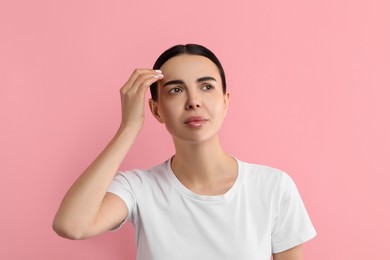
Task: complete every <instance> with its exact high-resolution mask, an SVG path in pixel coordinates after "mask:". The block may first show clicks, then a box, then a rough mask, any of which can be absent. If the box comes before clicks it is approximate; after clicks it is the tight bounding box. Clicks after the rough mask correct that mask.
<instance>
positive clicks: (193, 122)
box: [150, 54, 229, 142]
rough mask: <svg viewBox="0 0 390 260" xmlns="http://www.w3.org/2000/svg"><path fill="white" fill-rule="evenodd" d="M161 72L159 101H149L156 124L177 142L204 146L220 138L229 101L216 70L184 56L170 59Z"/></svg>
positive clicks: (205, 60) (199, 58)
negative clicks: (203, 143) (164, 126)
mask: <svg viewBox="0 0 390 260" xmlns="http://www.w3.org/2000/svg"><path fill="white" fill-rule="evenodd" d="M161 70H162V72H163V74H164V78H163V79H162V80H160V81H159V82H158V101H156V102H155V101H150V105H151V110H152V113H153V114H154V116H155V117H156V118H157V120H158V121H160V122H161V123H164V124H165V125H166V128H167V129H168V131H169V132H170V133H171V135H172V136H173V138H174V140H183V141H187V142H202V141H207V140H210V139H212V138H215V137H217V134H218V132H219V129H220V128H221V125H222V123H223V119H224V117H225V115H226V112H227V108H228V101H229V93H227V94H224V93H223V90H222V81H221V76H220V74H219V70H218V68H217V66H216V65H215V64H214V63H213V62H212V61H211V60H209V59H208V58H206V57H203V56H199V55H188V54H183V55H179V56H176V57H173V58H171V59H169V60H168V61H167V62H165V63H164V64H163V66H162V67H161Z"/></svg>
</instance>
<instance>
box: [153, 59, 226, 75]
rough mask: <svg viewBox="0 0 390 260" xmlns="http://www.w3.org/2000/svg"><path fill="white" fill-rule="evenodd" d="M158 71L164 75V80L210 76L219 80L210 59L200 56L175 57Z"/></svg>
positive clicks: (216, 70) (216, 68) (217, 71)
mask: <svg viewBox="0 0 390 260" xmlns="http://www.w3.org/2000/svg"><path fill="white" fill-rule="evenodd" d="M160 69H161V70H162V72H163V74H164V79H168V78H169V79H171V78H182V77H189V76H193V77H203V76H210V75H213V76H215V77H218V78H219V70H218V67H217V66H216V65H215V64H214V63H213V62H212V61H211V60H210V59H208V58H206V57H204V56H200V55H191V54H182V55H179V56H175V57H173V58H170V59H169V60H167V61H166V62H165V63H164V64H163V65H162V66H161V68H160Z"/></svg>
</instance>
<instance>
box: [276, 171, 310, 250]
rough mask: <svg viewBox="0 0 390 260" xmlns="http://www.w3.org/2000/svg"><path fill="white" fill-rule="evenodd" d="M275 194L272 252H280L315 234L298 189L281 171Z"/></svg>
mask: <svg viewBox="0 0 390 260" xmlns="http://www.w3.org/2000/svg"><path fill="white" fill-rule="evenodd" d="M276 191H277V192H276V194H275V197H274V199H275V201H274V203H275V209H276V211H275V216H274V221H273V227H272V253H280V252H283V251H285V250H288V249H290V248H292V247H294V246H297V245H299V244H302V243H304V242H306V241H308V240H310V239H312V238H313V237H315V236H316V234H317V232H316V230H315V228H314V226H313V224H312V223H311V220H310V218H309V215H308V213H307V211H306V209H305V206H304V204H303V201H302V199H301V196H300V195H299V192H298V189H297V187H296V185H295V183H294V181H293V180H292V179H291V177H290V176H289V175H287V174H286V173H284V172H283V173H282V174H281V176H280V180H279V184H278V187H277V190H276Z"/></svg>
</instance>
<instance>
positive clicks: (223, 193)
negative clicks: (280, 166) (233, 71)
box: [53, 44, 316, 260]
mask: <svg viewBox="0 0 390 260" xmlns="http://www.w3.org/2000/svg"><path fill="white" fill-rule="evenodd" d="M150 86H151V88H150V89H151V94H152V99H150V100H149V106H150V109H151V112H152V114H153V115H154V117H155V118H156V119H157V120H158V121H159V122H160V123H163V124H165V126H166V128H167V130H168V131H169V132H170V134H171V135H172V139H173V143H174V145H175V150H176V152H175V155H174V156H173V157H172V158H170V159H169V160H167V161H166V162H164V163H162V164H160V165H157V166H155V167H153V168H151V169H149V170H143V171H141V170H132V171H125V172H120V173H118V174H116V173H117V171H118V168H119V166H120V164H121V162H122V160H123V159H124V158H125V156H126V153H127V152H128V150H129V149H130V148H131V146H132V144H133V143H134V141H135V139H136V137H137V134H138V133H139V131H140V130H141V128H142V125H143V119H144V111H143V110H144V109H143V108H144V100H145V98H144V97H145V93H146V91H147V89H148V88H149V87H150ZM121 102H122V122H121V125H120V127H119V130H118V132H117V133H116V135H115V136H114V138H113V139H112V141H111V142H110V143H109V144H108V146H107V147H106V148H105V149H104V151H103V152H102V153H101V154H100V155H99V156H98V157H97V158H96V160H95V161H94V162H93V163H92V164H91V165H90V166H89V167H88V168H87V169H86V170H85V172H84V173H83V174H82V175H81V176H80V177H79V179H78V180H77V181H76V182H75V183H74V184H73V185H72V187H71V188H70V190H69V191H68V193H67V194H66V195H65V197H64V199H63V202H62V204H61V206H60V208H59V210H58V212H57V215H56V217H55V219H54V222H53V228H54V230H55V231H56V232H57V233H58V234H59V235H61V236H63V237H66V238H70V239H85V238H89V237H92V236H96V235H98V234H101V233H103V232H106V231H108V230H112V229H116V228H118V227H119V226H120V225H121V224H122V223H123V222H124V221H126V220H129V221H131V222H132V223H133V225H134V226H135V228H136V234H137V259H170V260H174V259H186V260H188V259H213V260H215V259H224V260H227V259H245V260H250V259H253V260H255V259H256V260H259V259H270V258H271V256H273V259H276V260H298V259H303V253H302V246H301V245H302V243H303V242H305V241H307V240H309V239H311V238H313V237H314V236H315V235H316V232H315V230H314V228H313V226H312V224H311V222H310V219H309V217H308V215H307V213H306V210H305V208H304V206H303V203H302V200H301V198H300V196H299V193H298V191H297V189H296V187H295V185H294V183H293V181H292V180H291V178H290V177H289V176H288V175H287V174H285V173H283V172H282V171H279V170H277V169H273V168H270V167H266V166H260V165H254V164H249V163H244V162H242V161H240V160H238V159H236V158H234V157H232V156H230V155H229V154H227V153H226V152H225V151H224V150H223V149H222V147H221V145H220V143H219V139H218V132H219V130H220V128H221V125H222V122H223V119H224V117H225V115H226V113H227V109H228V105H229V93H227V92H226V82H225V75H224V71H223V68H222V66H221V64H220V62H219V61H218V59H217V58H216V57H215V55H214V54H213V53H212V52H211V51H209V50H208V49H206V48H205V47H203V46H200V45H195V44H187V45H177V46H174V47H172V48H170V49H168V50H167V51H165V52H164V53H163V54H162V55H161V56H160V57H159V58H158V60H157V61H156V63H155V66H154V67H153V70H152V69H137V70H135V71H134V73H133V74H132V75H131V77H130V78H129V80H128V81H127V83H126V84H125V85H124V86H123V87H122V88H121ZM115 174H116V176H115Z"/></svg>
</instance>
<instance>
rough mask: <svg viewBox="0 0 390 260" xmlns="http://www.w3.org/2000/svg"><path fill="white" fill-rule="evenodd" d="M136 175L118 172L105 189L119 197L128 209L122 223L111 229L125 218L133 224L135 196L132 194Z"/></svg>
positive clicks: (116, 228) (129, 172)
mask: <svg viewBox="0 0 390 260" xmlns="http://www.w3.org/2000/svg"><path fill="white" fill-rule="evenodd" d="M135 178H136V175H135V174H134V173H133V172H131V171H128V172H118V173H117V174H116V175H115V177H114V178H113V180H112V182H111V184H110V186H109V187H108V189H107V192H110V193H113V194H115V195H117V196H118V197H119V198H121V199H122V200H123V201H124V202H125V204H126V206H127V209H128V215H127V217H126V219H124V221H123V222H122V223H120V224H119V225H118V226H117V227H115V228H114V229H113V230H111V231H116V230H118V229H119V228H120V227H121V226H122V225H123V224H124V223H125V222H126V221H127V220H129V221H130V222H131V223H133V224H134V220H135V211H136V197H135V194H134V187H132V186H134V183H133V182H136V180H132V179H135Z"/></svg>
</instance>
